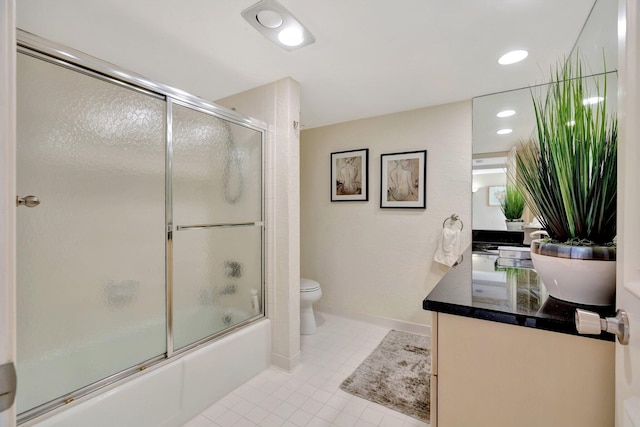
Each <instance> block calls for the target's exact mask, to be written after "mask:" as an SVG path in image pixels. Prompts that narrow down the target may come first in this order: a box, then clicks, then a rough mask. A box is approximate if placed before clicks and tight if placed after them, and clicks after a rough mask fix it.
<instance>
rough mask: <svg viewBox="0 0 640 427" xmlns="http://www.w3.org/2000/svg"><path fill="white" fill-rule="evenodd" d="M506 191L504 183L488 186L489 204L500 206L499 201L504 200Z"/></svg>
mask: <svg viewBox="0 0 640 427" xmlns="http://www.w3.org/2000/svg"><path fill="white" fill-rule="evenodd" d="M506 192H507V187H506V186H504V185H496V186H493V187H489V206H500V203H501V202H502V201H503V200H504V197H505V195H506Z"/></svg>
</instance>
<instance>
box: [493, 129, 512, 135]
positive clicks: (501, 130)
mask: <svg viewBox="0 0 640 427" xmlns="http://www.w3.org/2000/svg"><path fill="white" fill-rule="evenodd" d="M511 132H513V129H500V130H499V131H498V132H496V133H497V134H498V135H506V134H508V133H511Z"/></svg>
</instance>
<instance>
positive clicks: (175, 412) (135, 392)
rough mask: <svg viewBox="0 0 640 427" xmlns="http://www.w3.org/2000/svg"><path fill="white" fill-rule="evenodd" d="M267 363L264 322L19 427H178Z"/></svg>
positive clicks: (266, 326)
mask: <svg viewBox="0 0 640 427" xmlns="http://www.w3.org/2000/svg"><path fill="white" fill-rule="evenodd" d="M270 361H271V323H270V321H269V319H267V318H265V319H262V320H259V321H257V322H254V323H252V324H250V325H247V326H245V327H243V328H241V329H238V330H236V331H234V332H233V333H231V334H229V335H227V336H224V337H222V338H220V339H218V340H216V341H213V342H212V343H209V344H205V345H203V346H202V347H201V348H197V349H196V350H194V351H191V352H189V353H187V354H185V355H184V356H181V357H176V358H174V359H172V360H170V361H167V362H164V363H162V364H160V365H158V366H157V367H152V368H149V369H147V371H145V372H143V373H141V374H137V375H135V376H134V377H129V378H127V379H124V380H122V381H120V382H118V383H115V384H113V385H111V386H109V387H106V388H105V389H102V390H101V391H100V392H97V393H96V394H94V395H90V396H87V397H85V398H81V399H78V401H76V402H73V403H72V404H70V405H68V406H66V407H63V408H59V409H57V410H54V411H51V412H50V413H49V414H47V415H45V416H43V417H40V418H37V419H34V420H31V421H28V422H25V423H23V424H22V426H39V427H87V426H91V427H114V426H118V427H129V426H130V427H134V426H135V427H146V426H148V427H171V426H180V425H182V424H184V423H185V422H187V421H189V420H190V419H191V418H193V417H195V416H196V415H198V414H199V413H200V412H202V411H203V410H204V409H206V408H207V407H208V406H210V405H211V404H213V403H214V402H215V401H217V400H218V399H220V398H221V397H223V396H225V395H226V394H228V393H229V392H231V391H232V390H234V389H235V388H236V387H238V386H240V385H241V384H243V383H244V382H246V381H248V380H249V379H251V378H252V377H254V376H255V375H257V374H258V373H260V372H262V371H263V370H265V369H266V368H267V367H268V366H269V365H270ZM43 381H46V379H44V378H43ZM18 386H19V384H18Z"/></svg>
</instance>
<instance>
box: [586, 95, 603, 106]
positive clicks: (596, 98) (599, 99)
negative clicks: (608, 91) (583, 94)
mask: <svg viewBox="0 0 640 427" xmlns="http://www.w3.org/2000/svg"><path fill="white" fill-rule="evenodd" d="M602 101H604V98H603V97H601V96H592V97H591V98H585V99H583V100H582V105H593V104H597V103H598V102H602Z"/></svg>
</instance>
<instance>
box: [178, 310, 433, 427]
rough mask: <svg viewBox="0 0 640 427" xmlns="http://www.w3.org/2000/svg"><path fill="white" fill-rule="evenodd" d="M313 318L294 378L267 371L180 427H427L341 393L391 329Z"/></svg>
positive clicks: (327, 317) (333, 318)
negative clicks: (314, 322)
mask: <svg viewBox="0 0 640 427" xmlns="http://www.w3.org/2000/svg"><path fill="white" fill-rule="evenodd" d="M316 314H317V317H318V321H319V327H318V332H317V333H316V334H314V335H303V336H301V340H300V341H301V343H300V345H301V351H302V363H301V366H299V367H298V368H297V369H296V370H295V371H294V372H293V373H288V372H285V371H283V370H280V369H278V368H275V367H271V368H269V369H267V370H266V371H264V372H262V373H260V374H259V375H258V376H256V377H254V378H253V379H251V380H250V381H248V382H247V383H245V384H243V385H242V386H240V387H238V388H237V389H236V390H234V391H233V392H231V393H230V394H228V395H227V396H225V397H223V398H222V399H220V400H219V401H218V402H216V403H214V404H213V405H212V406H210V407H209V408H207V409H206V410H205V411H204V412H202V413H201V414H200V415H198V416H197V417H196V418H194V419H192V420H191V421H189V422H188V423H186V424H184V426H183V427H248V426H259V427H272V426H285V427H302V426H308V427H321V426H338V427H352V426H355V427H368V426H382V427H406V426H411V427H419V426H428V425H429V424H428V423H424V422H421V421H419V420H416V419H415V418H411V417H408V416H406V415H404V414H401V413H399V412H396V411H393V410H391V409H387V408H385V407H384V406H381V405H378V404H376V403H373V402H369V401H368V400H364V399H361V398H359V397H356V396H353V395H351V394H349V393H345V392H343V391H342V390H340V388H339V387H340V384H341V383H342V381H343V380H344V379H345V378H346V377H348V376H349V375H351V373H352V372H353V371H354V370H355V369H356V368H357V367H358V366H359V365H360V363H362V361H363V360H364V359H366V357H367V356H368V355H369V354H370V353H371V352H372V351H373V349H375V348H376V347H377V345H378V344H379V343H380V341H382V338H384V336H385V335H386V334H387V332H389V329H386V328H383V327H379V326H376V325H372V324H369V323H365V322H359V321H356V320H352V319H346V318H343V317H338V316H334V315H329V314H325V313H316Z"/></svg>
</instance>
